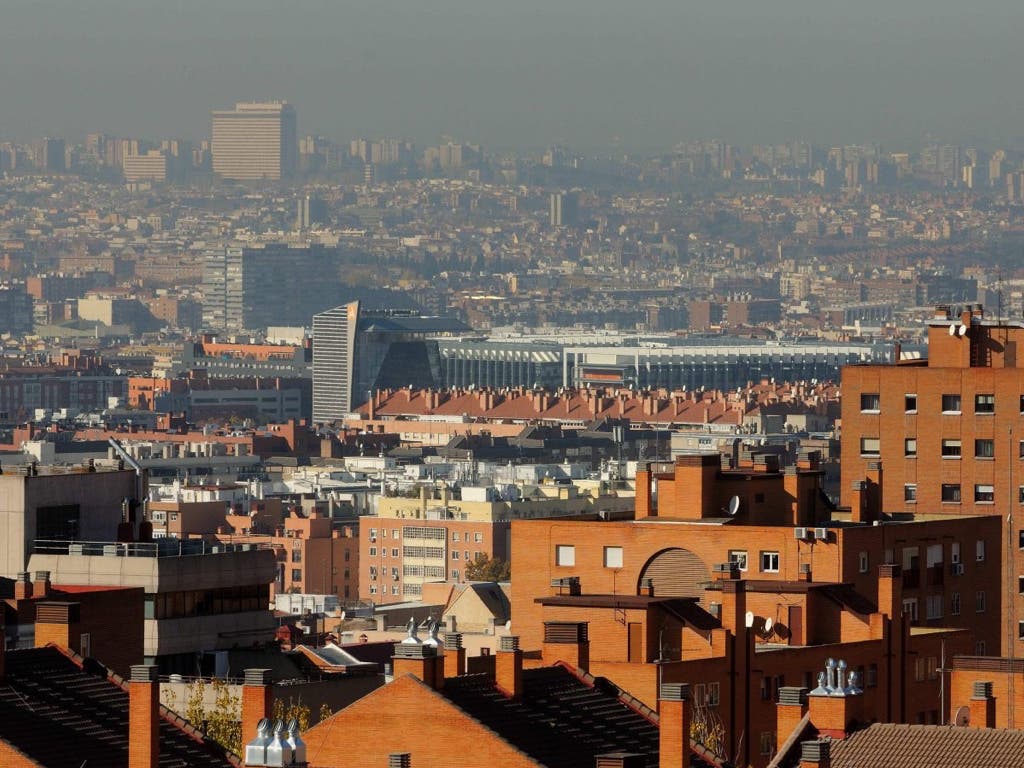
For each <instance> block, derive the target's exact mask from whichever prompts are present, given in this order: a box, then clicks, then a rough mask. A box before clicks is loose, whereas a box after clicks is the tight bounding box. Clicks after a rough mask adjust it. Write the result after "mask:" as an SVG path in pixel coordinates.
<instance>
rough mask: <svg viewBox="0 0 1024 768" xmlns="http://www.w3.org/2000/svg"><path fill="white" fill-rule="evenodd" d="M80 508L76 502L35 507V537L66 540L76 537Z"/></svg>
mask: <svg viewBox="0 0 1024 768" xmlns="http://www.w3.org/2000/svg"><path fill="white" fill-rule="evenodd" d="M80 520H81V510H80V509H79V506H78V504H62V505H60V506H54V507H38V508H37V509H36V538H37V539H60V540H62V541H68V540H71V539H77V538H78V524H79V521H80Z"/></svg>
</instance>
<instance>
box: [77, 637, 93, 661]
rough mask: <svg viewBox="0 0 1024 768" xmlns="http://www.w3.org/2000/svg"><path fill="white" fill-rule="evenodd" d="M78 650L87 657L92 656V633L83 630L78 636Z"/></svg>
mask: <svg viewBox="0 0 1024 768" xmlns="http://www.w3.org/2000/svg"><path fill="white" fill-rule="evenodd" d="M78 652H79V653H80V654H81V655H82V656H84V657H85V658H89V657H90V656H92V634H91V633H89V632H83V633H82V634H81V635H79V636H78Z"/></svg>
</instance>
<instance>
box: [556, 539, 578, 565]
mask: <svg viewBox="0 0 1024 768" xmlns="http://www.w3.org/2000/svg"><path fill="white" fill-rule="evenodd" d="M555 565H557V566H560V567H563V568H571V567H572V566H574V565H576V545H575V544H556V545H555Z"/></svg>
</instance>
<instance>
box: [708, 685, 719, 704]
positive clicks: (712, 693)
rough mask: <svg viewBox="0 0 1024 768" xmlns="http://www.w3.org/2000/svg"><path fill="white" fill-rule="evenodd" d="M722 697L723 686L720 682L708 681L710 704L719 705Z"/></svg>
mask: <svg viewBox="0 0 1024 768" xmlns="http://www.w3.org/2000/svg"><path fill="white" fill-rule="evenodd" d="M720 698H721V688H719V684H718V683H708V706H709V707H717V706H718V702H719V699H720Z"/></svg>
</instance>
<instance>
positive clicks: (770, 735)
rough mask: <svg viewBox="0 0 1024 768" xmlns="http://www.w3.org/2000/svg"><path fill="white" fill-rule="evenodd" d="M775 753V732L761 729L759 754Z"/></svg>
mask: <svg viewBox="0 0 1024 768" xmlns="http://www.w3.org/2000/svg"><path fill="white" fill-rule="evenodd" d="M774 753H775V732H774V731H761V754H762V755H771V754H774Z"/></svg>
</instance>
